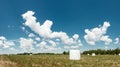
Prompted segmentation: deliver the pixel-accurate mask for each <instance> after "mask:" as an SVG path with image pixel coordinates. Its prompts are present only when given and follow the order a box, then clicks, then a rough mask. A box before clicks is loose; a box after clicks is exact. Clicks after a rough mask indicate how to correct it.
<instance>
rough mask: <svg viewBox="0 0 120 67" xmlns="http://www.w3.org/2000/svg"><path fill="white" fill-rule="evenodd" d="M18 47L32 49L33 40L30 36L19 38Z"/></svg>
mask: <svg viewBox="0 0 120 67" xmlns="http://www.w3.org/2000/svg"><path fill="white" fill-rule="evenodd" d="M19 43H20V48H22V49H25V50H33V49H34V48H33V40H32V39H30V38H20V40H19Z"/></svg>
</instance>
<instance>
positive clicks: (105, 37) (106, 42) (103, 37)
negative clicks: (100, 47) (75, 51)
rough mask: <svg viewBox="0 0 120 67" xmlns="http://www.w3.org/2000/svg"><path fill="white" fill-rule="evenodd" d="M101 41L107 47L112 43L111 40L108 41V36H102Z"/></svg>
mask: <svg viewBox="0 0 120 67" xmlns="http://www.w3.org/2000/svg"><path fill="white" fill-rule="evenodd" d="M101 41H104V42H105V45H108V44H109V43H111V42H112V39H110V38H109V36H102V37H101Z"/></svg>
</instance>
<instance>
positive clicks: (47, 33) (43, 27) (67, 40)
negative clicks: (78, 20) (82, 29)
mask: <svg viewBox="0 0 120 67" xmlns="http://www.w3.org/2000/svg"><path fill="white" fill-rule="evenodd" d="M34 14H35V12H33V11H27V12H26V13H24V14H22V17H23V19H25V23H24V25H25V26H28V27H29V28H30V29H31V30H32V31H34V32H35V33H36V34H38V35H39V36H40V37H42V38H43V39H49V40H52V39H60V40H59V41H61V42H62V43H63V44H67V45H68V44H69V45H70V44H77V43H75V42H78V43H81V41H78V39H79V35H78V34H75V35H73V37H69V36H68V35H67V33H65V32H62V31H60V32H56V31H52V30H51V27H52V25H53V22H52V21H50V20H46V21H45V22H44V23H43V24H40V22H37V21H36V20H37V19H36V17H35V16H34ZM43 43H44V42H43ZM49 43H51V44H52V45H53V46H55V45H56V43H55V42H54V41H49Z"/></svg>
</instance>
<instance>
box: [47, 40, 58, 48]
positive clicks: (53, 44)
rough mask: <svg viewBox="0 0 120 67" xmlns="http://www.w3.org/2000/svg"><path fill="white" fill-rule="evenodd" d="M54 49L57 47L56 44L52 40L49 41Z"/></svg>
mask: <svg viewBox="0 0 120 67" xmlns="http://www.w3.org/2000/svg"><path fill="white" fill-rule="evenodd" d="M48 42H49V43H50V44H51V45H52V46H53V47H55V46H56V43H55V42H54V41H52V40H49V41H48Z"/></svg>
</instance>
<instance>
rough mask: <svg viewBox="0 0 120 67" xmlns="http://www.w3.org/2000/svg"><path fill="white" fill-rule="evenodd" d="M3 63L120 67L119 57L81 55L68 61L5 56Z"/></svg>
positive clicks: (42, 66) (38, 66) (19, 66)
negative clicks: (78, 58)
mask: <svg viewBox="0 0 120 67" xmlns="http://www.w3.org/2000/svg"><path fill="white" fill-rule="evenodd" d="M3 58H6V59H4V60H5V61H11V62H14V63H16V67H120V56H117V55H116V56H115V55H97V56H94V57H93V56H87V55H82V56H81V60H77V61H74V60H69V56H68V55H32V56H30V55H9V56H7V55H5V56H4V57H3Z"/></svg>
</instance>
